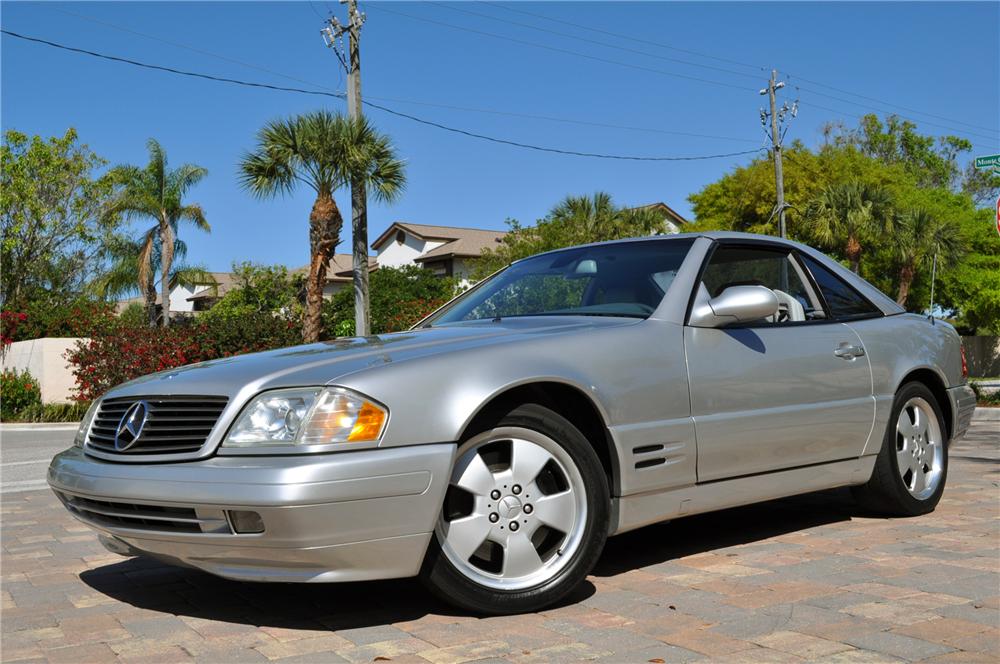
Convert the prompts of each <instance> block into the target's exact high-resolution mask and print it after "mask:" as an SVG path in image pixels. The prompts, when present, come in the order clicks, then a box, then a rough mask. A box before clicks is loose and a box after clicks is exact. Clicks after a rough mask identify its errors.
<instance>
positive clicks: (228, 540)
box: [48, 444, 456, 582]
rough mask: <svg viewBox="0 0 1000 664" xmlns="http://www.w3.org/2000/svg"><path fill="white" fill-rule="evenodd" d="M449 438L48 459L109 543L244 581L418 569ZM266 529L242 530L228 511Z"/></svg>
mask: <svg viewBox="0 0 1000 664" xmlns="http://www.w3.org/2000/svg"><path fill="white" fill-rule="evenodd" d="M455 449H456V448H455V445H454V444H434V445H415V446H411V447H397V448H388V449H374V450H364V451H358V452H342V453H337V454H325V455H308V456H307V455H290V456H281V457H222V456H218V457H214V458H210V459H205V460H202V461H193V462H187V463H168V464H148V465H146V464H120V463H109V462H105V461H100V460H97V459H94V458H92V457H89V456H87V455H86V454H84V452H83V450H81V449H79V448H75V447H74V448H71V449H69V450H66V451H65V452H62V453H61V454H59V455H57V456H56V457H55V458H54V459H53V460H52V463H51V465H50V466H49V472H48V481H49V485H50V486H51V487H52V489H53V490H54V491H55V492H56V495H57V496H58V497H59V499H60V500H62V501H63V504H64V505H66V507H67V509H69V511H70V512H71V513H72V514H73V515H74V516H75V517H77V518H78V519H80V520H81V521H83V522H84V523H86V524H87V525H89V526H91V527H92V528H94V529H95V530H97V531H98V532H100V533H101V535H102V537H101V539H102V542H104V544H105V546H107V547H108V548H109V549H110V550H112V551H115V552H116V553H124V554H127V555H128V554H133V555H134V554H146V555H150V556H153V557H156V558H160V559H162V560H166V561H168V562H172V563H176V564H181V565H187V566H191V567H197V568H199V569H203V570H205V571H207V572H210V573H212V574H216V575H218V576H222V577H226V578H230V579H240V580H248V581H300V582H306V581H308V582H330V581H358V580H368V579H387V578H398V577H406V576H414V575H415V574H417V572H418V571H419V569H420V565H421V563H422V561H423V557H424V553H425V551H426V549H427V544H428V543H429V541H430V538H431V536H432V534H433V531H434V526H435V523H436V521H437V518H438V514H439V513H440V510H441V506H442V503H443V501H444V493H445V490H446V488H447V485H448V478H449V475H450V472H451V466H452V462H453V458H454V454H455ZM234 510H239V511H252V512H256V513H257V514H259V515H260V518H261V520H262V521H263V526H264V530H263V532H260V533H246V534H240V533H237V532H236V530H237V529H238V524H237V525H236V526H234V518H233V515H232V514H231V512H232V511H234Z"/></svg>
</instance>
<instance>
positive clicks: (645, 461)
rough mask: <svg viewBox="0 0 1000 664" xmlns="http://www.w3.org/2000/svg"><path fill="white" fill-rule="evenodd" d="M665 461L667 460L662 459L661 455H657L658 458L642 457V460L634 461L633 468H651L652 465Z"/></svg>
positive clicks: (658, 464) (661, 463)
mask: <svg viewBox="0 0 1000 664" xmlns="http://www.w3.org/2000/svg"><path fill="white" fill-rule="evenodd" d="M661 447H662V445H661ZM666 462H667V460H666V459H664V458H663V457H659V458H656V459H643V460H642V461H637V462H636V464H635V469H636V470H641V469H643V468H652V467H653V466H660V465H663V464H665V463H666Z"/></svg>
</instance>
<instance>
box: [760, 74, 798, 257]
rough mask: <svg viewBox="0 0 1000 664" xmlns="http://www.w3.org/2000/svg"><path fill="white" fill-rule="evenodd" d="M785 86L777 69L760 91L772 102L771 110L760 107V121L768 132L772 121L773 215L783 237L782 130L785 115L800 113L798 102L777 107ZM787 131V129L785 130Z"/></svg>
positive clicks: (784, 233)
mask: <svg viewBox="0 0 1000 664" xmlns="http://www.w3.org/2000/svg"><path fill="white" fill-rule="evenodd" d="M783 87H785V82H784V81H779V80H778V71H777V70H776V69H772V70H771V78H770V80H769V81H768V82H767V87H766V88H765V89H763V90H761V91H760V94H762V95H767V96H768V97H769V99H770V102H771V110H770V112H767V111H765V110H764V109H760V122H761V125H762V126H763V127H764V132H765V133H767V125H768V122H770V125H771V132H770V138H771V150H772V152H773V154H774V184H775V189H776V190H777V192H778V200H777V202H776V203H775V205H774V212H772V213H771V216H774V215H775V214H777V215H778V235H780V236H781V237H785V236H786V229H785V208H786V207H787V206H786V205H785V178H784V175H783V173H782V170H781V143H782V140H783V139H784V137H785V135H784V132H782V131H780V129H781V127H782V126H783V125H784V122H785V116H786V115H788V114H791V116H792V117H793V118H794V117H795V115H796V114H797V113H798V102H797V101H796V102H795V103H794V104H792V105H791V106H789V105H788V104H787V103H785V104H782V106H781V108H780V109H779V108H777V100H776V99H775V93H777V91H778V90H780V89H781V88H783ZM785 131H787V129H786V130H785Z"/></svg>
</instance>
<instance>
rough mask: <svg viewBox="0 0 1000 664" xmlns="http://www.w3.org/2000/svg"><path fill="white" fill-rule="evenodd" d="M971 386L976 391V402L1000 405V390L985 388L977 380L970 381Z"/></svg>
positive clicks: (981, 404) (984, 404) (982, 404)
mask: <svg viewBox="0 0 1000 664" xmlns="http://www.w3.org/2000/svg"><path fill="white" fill-rule="evenodd" d="M969 386H970V387H971V388H972V391H973V392H975V393H976V403H977V404H978V405H980V406H1000V390H989V391H987V390H984V389H983V388H982V387H980V386H979V384H978V383H977V382H976V381H974V380H973V381H969Z"/></svg>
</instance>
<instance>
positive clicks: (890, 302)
mask: <svg viewBox="0 0 1000 664" xmlns="http://www.w3.org/2000/svg"><path fill="white" fill-rule="evenodd" d="M700 237H704V238H708V239H711V240H722V241H726V240H735V241H740V240H742V241H747V242H750V243H767V244H771V245H783V246H786V247H788V248H790V249H792V248H794V249H798V250H799V251H801V252H802V253H804V254H806V255H808V256H810V257H812V258H813V259H814V260H816V261H819V263H820V264H821V265H824V266H825V267H826V268H827V269H828V270H830V271H832V272H834V273H835V274H836V275H837V276H838V277H839V278H840V279H841V280H842V281H846V282H847V283H848V284H850V285H851V286H852V287H853V288H854V289H855V290H857V291H860V292H861V293H862V294H863V295H864V296H865V297H866V298H868V300H869V301H871V302H872V304H874V305H875V306H876V307H878V308H879V309H880V310H881V311H882V313H884V314H886V315H894V314H900V313H904V312H905V311H906V310H905V309H904V308H903V307H901V306H900V305H898V304H897V303H896V300H895V299H893V298H891V297H889V296H888V295H886V294H885V293H883V292H882V291H880V290H879V289H878V288H876V287H875V286H873V285H872V284H870V283H869V282H868V281H866V280H865V279H864V278H862V277H861V276H860V275H857V274H854V273H853V272H851V271H850V270H848V269H847V268H845V267H844V266H843V265H841V264H840V263H838V262H837V261H835V260H833V259H832V258H830V257H829V256H827V255H826V254H824V253H823V252H821V251H819V250H818V249H814V248H813V247H810V246H809V245H807V244H802V243H801V242H796V241H794V240H789V239H786V238H780V237H774V236H773V235H760V234H758V233H739V232H737V231H704V232H695V233H676V234H672V235H650V236H647V237H634V238H623V239H621V240H606V241H604V242H591V243H589V244H579V245H576V246H574V247H564V248H562V249H553V250H551V251H543V252H542V253H540V254H535V255H534V256H527V257H525V258H521V259H519V260H516V261H514V262H513V263H511V265H516V264H517V263H520V262H521V261H524V260H527V259H528V258H534V257H536V256H544V255H546V254H555V253H559V252H561V251H571V250H573V249H579V248H581V247H599V246H602V245H606V244H621V243H623V242H671V241H676V240H681V239H688V240H696V239H698V238H700Z"/></svg>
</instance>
